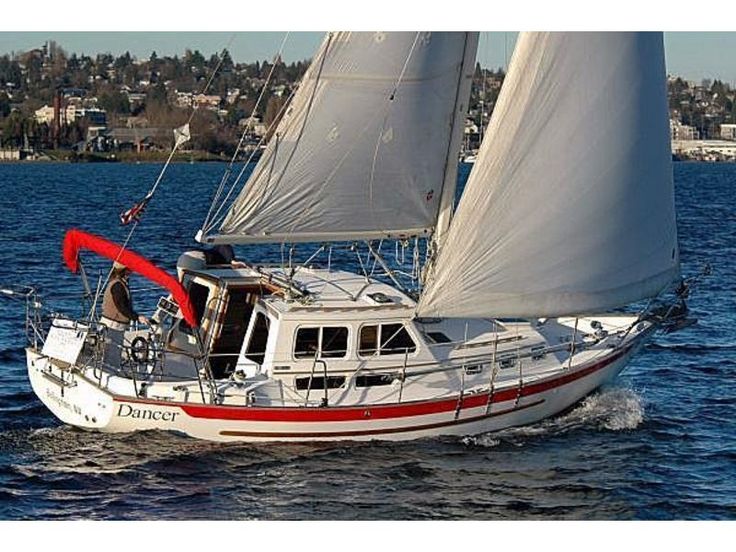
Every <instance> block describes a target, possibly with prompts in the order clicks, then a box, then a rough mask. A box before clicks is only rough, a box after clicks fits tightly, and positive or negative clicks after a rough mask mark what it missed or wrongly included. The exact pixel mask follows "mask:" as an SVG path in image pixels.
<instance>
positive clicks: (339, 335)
mask: <svg viewBox="0 0 736 552" xmlns="http://www.w3.org/2000/svg"><path fill="white" fill-rule="evenodd" d="M347 352H348V329H347V328H344V327H334V328H322V347H321V356H322V357H324V358H342V357H344V356H345V355H347Z"/></svg>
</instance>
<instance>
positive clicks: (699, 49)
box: [0, 31, 736, 84]
mask: <svg viewBox="0 0 736 552" xmlns="http://www.w3.org/2000/svg"><path fill="white" fill-rule="evenodd" d="M516 34H517V33H514V32H483V33H481V37H480V41H479V45H478V60H479V61H480V63H481V65H483V66H484V67H491V68H496V67H504V68H505V67H506V66H507V59H508V58H509V57H510V56H511V52H512V51H513V45H514V41H515V39H516ZM285 36H286V33H284V32H254V31H250V32H249V31H245V32H221V31H220V32H174V31H169V32H150V31H149V32H123V31H118V32H94V31H88V32H55V31H40V32H39V31H36V32H15V31H11V32H0V54H6V53H11V52H13V51H15V52H19V51H25V50H29V49H31V48H36V47H39V46H41V45H43V43H44V42H46V41H47V40H54V41H56V42H57V43H58V44H59V45H60V46H61V47H62V48H64V50H65V51H67V52H68V53H72V52H75V53H77V54H82V53H84V54H88V55H94V54H97V53H107V52H110V53H112V54H114V55H120V54H123V53H125V52H126V51H129V52H130V53H131V55H133V56H136V57H138V58H148V57H149V56H150V55H151V52H153V51H155V52H156V53H157V54H158V55H159V56H163V55H172V56H173V55H181V54H183V53H184V50H185V49H186V48H189V49H191V50H199V51H200V52H202V53H203V54H204V55H205V56H206V57H209V56H210V55H211V54H214V53H218V52H220V51H222V49H223V48H225V47H227V48H228V50H229V51H230V53H231V55H232V57H233V59H234V60H235V61H236V62H250V61H256V60H261V61H262V60H266V59H267V60H270V59H272V58H273V56H274V54H275V53H276V52H277V51H278V50H279V47H280V45H281V43H282V41H283V40H284V37H285ZM322 36H323V33H321V32H314V31H313V32H290V33H288V37H286V42H285V45H284V51H283V58H284V60H285V61H286V62H290V61H296V60H301V59H308V58H311V57H312V54H313V52H314V51H315V49H316V48H317V46H318V44H319V42H320V40H321V38H322ZM665 50H666V55H667V69H668V72H669V73H670V74H673V75H677V76H681V77H684V78H686V79H689V80H694V81H698V82H699V81H700V80H701V79H704V78H709V79H715V78H718V79H721V80H724V81H726V82H730V83H732V84H736V55H732V54H731V52H736V32H666V33H665Z"/></svg>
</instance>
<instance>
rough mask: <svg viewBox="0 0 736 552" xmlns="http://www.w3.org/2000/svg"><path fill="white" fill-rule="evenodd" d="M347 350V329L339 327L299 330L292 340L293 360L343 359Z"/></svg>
mask: <svg viewBox="0 0 736 552" xmlns="http://www.w3.org/2000/svg"><path fill="white" fill-rule="evenodd" d="M347 350H348V329H347V328H346V327H341V326H334V327H331V326H327V327H323V328H299V329H298V330H297V332H296V338H295V340H294V358H315V356H317V355H319V357H320V358H344V357H345V356H346V355H347Z"/></svg>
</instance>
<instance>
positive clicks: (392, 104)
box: [202, 32, 477, 243]
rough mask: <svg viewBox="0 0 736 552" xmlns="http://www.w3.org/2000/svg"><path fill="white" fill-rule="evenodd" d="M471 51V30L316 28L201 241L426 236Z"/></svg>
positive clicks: (453, 156) (462, 103) (460, 113)
mask: <svg viewBox="0 0 736 552" xmlns="http://www.w3.org/2000/svg"><path fill="white" fill-rule="evenodd" d="M476 46H477V33H424V32H422V33H409V32H407V33H403V32H393V33H380V32H379V33H367V32H366V33H354V32H344V33H331V34H329V35H327V37H326V38H325V40H324V42H323V43H322V46H321V47H320V49H319V51H318V52H317V54H316V55H315V57H314V59H313V61H312V64H311V66H310V68H309V69H308V71H307V73H306V74H305V76H304V78H303V80H302V82H301V84H300V87H299V90H298V91H297V93H296V95H295V96H294V99H293V102H292V104H291V106H290V107H289V108H288V109H287V111H286V113H285V115H284V117H283V119H282V120H281V122H280V124H279V125H278V127H277V128H276V131H275V133H274V134H273V136H272V138H271V139H270V141H269V144H268V147H267V149H266V150H265V152H264V154H263V156H262V157H261V159H260V161H259V163H258V164H257V165H256V167H255V169H254V171H253V174H252V175H251V177H250V179H249V181H248V182H247V184H246V186H245V188H244V190H243V191H242V192H241V194H240V196H239V197H237V198H236V200H235V201H234V202H233V205H232V206H231V208H230V210H229V212H228V213H227V215H226V216H225V218H224V220H223V222H222V224H221V225H220V228H219V232H217V233H216V234H214V235H205V236H204V237H203V238H202V239H203V241H206V242H209V243H222V242H225V243H248V242H264V241H268V242H303V241H340V240H353V239H356V240H357V239H372V238H381V237H398V236H411V235H426V234H429V233H431V231H432V229H433V227H434V225H435V223H436V219H437V216H438V212H439V210H440V202H441V197H443V185H444V182H445V180H446V178H445V177H446V173H447V174H448V175H449V178H448V180H452V181H453V184H454V172H453V171H452V170H450V171H447V169H448V167H449V168H454V167H455V163H456V160H457V153H456V152H452V151H451V145H452V144H457V143H459V140H453V139H452V138H453V136H454V135H455V134H458V135H459V134H461V133H462V124H461V122H462V120H463V118H464V115H465V112H466V111H467V95H468V94H469V85H468V86H464V87H462V86H461V85H462V84H464V81H466V80H467V81H469V80H470V76H472V73H471V71H472V65H473V61H474V59H475V50H476ZM468 67H470V69H469V68H468ZM461 89H462V90H464V91H465V97H464V98H462V97H461V96H462V95H461V94H460V93H459V90H461Z"/></svg>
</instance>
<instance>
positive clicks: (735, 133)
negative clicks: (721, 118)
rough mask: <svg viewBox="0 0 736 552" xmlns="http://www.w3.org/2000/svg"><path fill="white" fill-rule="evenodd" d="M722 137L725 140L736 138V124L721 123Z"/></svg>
mask: <svg viewBox="0 0 736 552" xmlns="http://www.w3.org/2000/svg"><path fill="white" fill-rule="evenodd" d="M721 138H722V139H723V140H736V125H731V124H725V125H721Z"/></svg>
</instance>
